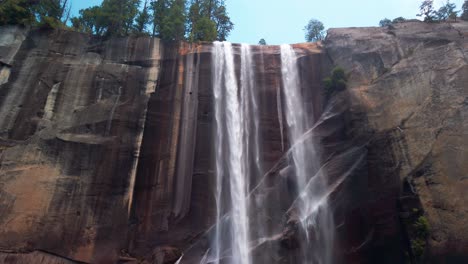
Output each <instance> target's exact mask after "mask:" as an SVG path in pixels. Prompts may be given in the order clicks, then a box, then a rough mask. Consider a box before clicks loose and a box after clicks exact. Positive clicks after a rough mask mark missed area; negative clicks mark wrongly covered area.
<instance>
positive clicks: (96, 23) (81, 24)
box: [71, 6, 106, 36]
mask: <svg viewBox="0 0 468 264" xmlns="http://www.w3.org/2000/svg"><path fill="white" fill-rule="evenodd" d="M79 12H80V16H79V17H72V18H71V23H72V27H73V28H74V29H75V30H77V31H80V32H84V33H88V34H95V35H100V36H101V35H103V34H104V33H105V32H106V21H105V16H104V15H103V12H102V8H101V7H100V6H93V7H89V8H86V9H81V10H80V11H79Z"/></svg>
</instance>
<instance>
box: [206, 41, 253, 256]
mask: <svg viewBox="0 0 468 264" xmlns="http://www.w3.org/2000/svg"><path fill="white" fill-rule="evenodd" d="M241 54H242V55H241V60H242V63H241V78H240V79H241V86H239V84H238V81H237V77H236V71H235V65H234V52H233V47H232V45H231V44H230V43H227V42H223V43H220V42H216V43H214V50H213V73H214V75H213V83H214V98H215V103H214V104H215V118H216V127H217V129H216V131H217V132H216V141H215V145H216V179H217V189H216V200H217V217H218V222H220V220H221V217H222V214H223V212H225V211H227V210H229V209H230V210H231V221H230V222H229V223H230V226H229V230H230V236H229V237H230V241H229V243H228V242H227V241H226V239H227V238H226V237H221V234H222V233H223V230H221V225H217V227H216V234H215V244H214V250H215V258H216V260H215V261H216V262H215V263H219V262H220V259H221V258H222V257H223V256H222V255H221V254H222V251H223V250H226V249H229V248H230V250H231V256H230V261H231V263H233V264H238V263H243V264H249V263H251V258H250V254H249V241H250V239H249V223H248V215H249V213H248V202H247V194H248V192H249V179H250V173H251V172H250V169H249V168H250V166H249V161H250V159H251V158H252V157H251V156H249V153H250V152H249V150H250V149H251V146H254V148H253V149H254V151H253V153H254V155H256V156H257V157H254V158H255V159H257V158H258V143H257V142H256V140H257V136H255V135H254V136H253V140H252V137H251V133H254V134H257V133H258V132H256V131H258V120H257V121H256V120H251V118H252V117H255V115H252V114H251V112H252V111H253V110H254V109H256V108H257V104H256V102H253V101H255V99H253V98H254V97H253V96H252V92H251V91H252V88H253V77H252V74H253V73H252V71H251V69H247V67H250V66H251V65H252V62H251V59H250V56H251V55H250V47H248V46H242V48H241ZM240 87H241V88H242V89H241V90H240ZM254 119H255V118H254ZM251 123H253V124H254V125H253V127H254V129H253V131H251V127H252V126H251ZM225 177H228V180H227V181H226V179H225ZM224 182H228V183H229V184H228V186H224V185H223V183H224ZM224 188H228V189H229V190H224ZM225 191H229V193H230V197H229V199H228V200H229V202H228V203H227V204H229V208H223V205H225V204H226V201H225V199H227V197H226V195H223V193H225Z"/></svg>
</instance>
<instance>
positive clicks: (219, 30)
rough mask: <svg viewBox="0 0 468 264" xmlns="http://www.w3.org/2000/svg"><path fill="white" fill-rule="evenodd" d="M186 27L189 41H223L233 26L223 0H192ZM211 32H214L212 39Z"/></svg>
mask: <svg viewBox="0 0 468 264" xmlns="http://www.w3.org/2000/svg"><path fill="white" fill-rule="evenodd" d="M210 21H211V22H210ZM199 24H201V25H199ZM187 28H188V32H189V40H190V41H200V40H202V41H212V40H219V41H224V40H226V38H227V37H228V36H229V34H230V32H231V30H232V29H233V28H234V24H233V23H232V22H231V19H230V17H229V15H228V13H227V10H226V6H225V3H224V1H220V0H192V1H191V4H190V8H189V14H188V25H187ZM213 32H215V34H216V37H215V38H214V39H213V38H212V34H213Z"/></svg>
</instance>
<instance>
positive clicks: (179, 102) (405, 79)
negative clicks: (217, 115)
mask: <svg viewBox="0 0 468 264" xmlns="http://www.w3.org/2000/svg"><path fill="white" fill-rule="evenodd" d="M467 37H468V23H466V22H457V23H452V24H446V23H441V24H426V23H419V22H408V23H399V24H396V25H393V26H390V27H387V28H346V29H331V30H330V31H329V33H328V37H327V39H326V41H324V43H319V44H315V43H308V44H298V45H294V49H295V51H296V53H297V55H298V57H299V60H298V63H299V70H300V79H301V84H302V86H301V88H302V89H303V90H304V91H305V92H304V94H306V96H307V102H308V104H310V105H311V106H313V113H310V115H311V119H313V120H319V122H318V123H317V125H316V126H315V128H314V129H313V130H311V131H309V132H308V134H306V135H304V139H303V140H309V139H310V138H314V140H318V141H320V142H321V145H322V148H323V149H322V150H321V153H322V154H321V156H322V162H323V164H324V165H323V167H322V168H321V169H322V170H324V171H327V174H328V175H329V177H330V184H331V185H332V187H333V188H332V190H333V192H332V193H330V194H329V196H330V200H331V206H332V208H333V215H334V218H335V224H336V227H335V228H336V234H337V242H336V243H337V245H336V246H335V248H336V256H337V261H339V262H340V263H404V261H405V260H406V261H409V262H408V263H415V262H414V261H417V260H423V263H465V262H466V261H467V260H468V222H467V221H468V220H467V219H468V215H467V214H468V209H467V206H468V201H467V199H468V198H467V197H466V195H465V194H466V189H467V188H468V186H467V175H468V167H467V166H468V155H467V154H468V153H467V151H468V150H467V149H468V146H467V144H468V143H467V142H468V136H467V132H466V131H468V127H467V125H468V122H467V121H466V120H468V119H467V113H468V111H467V110H468V100H467V95H468V86H467V84H468V66H467V59H466V58H467V55H468V54H467V52H468V40H467ZM211 49H212V45H211V44H209V43H200V44H186V43H160V41H159V40H158V39H152V38H147V37H140V38H136V37H128V38H119V39H102V38H96V37H92V36H89V35H85V34H80V33H75V32H69V31H61V30H56V31H49V30H39V29H30V30H29V29H22V28H18V27H2V28H0V262H4V263H74V262H79V261H81V262H85V263H141V262H142V263H157V264H161V263H174V262H175V261H177V260H178V259H179V258H180V256H181V255H182V254H184V256H185V257H186V259H185V261H186V262H183V263H198V262H196V261H195V260H197V261H198V260H200V259H201V258H203V255H204V253H205V251H206V249H207V247H208V245H207V243H208V242H207V236H208V235H209V234H210V229H211V228H212V227H213V225H214V224H215V220H216V206H215V200H214V188H215V176H214V170H215V164H214V156H213V155H214V143H213V137H214V135H213V133H214V125H215V124H214V109H213V108H214V106H213V98H212V97H213V89H212V86H213V84H212V61H211V60H212V54H211ZM252 53H253V61H254V65H255V66H254V70H255V76H256V78H255V80H256V83H255V87H256V89H257V93H258V98H259V100H260V101H259V116H260V124H259V127H260V133H259V134H260V140H261V141H262V144H261V145H262V146H264V147H263V148H262V149H261V150H260V153H261V158H260V160H261V161H262V164H261V170H262V175H264V176H263V177H260V178H258V179H251V186H256V187H255V189H253V190H252V192H251V196H252V197H254V198H255V199H258V197H264V198H262V199H266V200H267V201H268V204H269V205H271V207H265V208H264V210H262V211H259V212H258V214H259V215H262V214H268V212H269V211H275V212H277V209H278V208H280V211H281V214H278V215H272V216H271V217H270V218H269V219H268V222H267V221H266V222H265V223H264V224H265V225H266V226H268V227H270V229H271V230H272V232H273V233H275V234H277V236H273V237H270V238H268V239H263V240H261V241H260V240H258V241H253V242H252V252H253V253H252V254H253V255H254V256H257V255H258V259H257V260H258V261H257V262H258V263H268V262H270V263H296V262H295V261H296V257H297V256H296V255H295V254H297V252H296V249H297V247H298V245H297V241H298V240H300V236H301V235H302V234H298V233H297V232H295V230H296V229H295V228H294V225H295V219H294V198H293V197H289V196H287V195H285V193H286V191H285V190H287V189H288V188H289V186H290V185H291V182H288V181H289V178H288V176H287V175H288V171H287V170H288V169H287V162H286V160H287V158H288V150H289V148H290V146H287V143H286V142H287V139H286V137H287V135H286V134H287V133H285V132H284V131H283V133H282V131H281V129H285V128H280V122H279V118H278V105H277V103H278V98H277V91H278V87H281V85H282V80H281V60H280V49H279V47H277V46H253V47H252ZM234 60H235V62H236V67H239V64H240V63H239V61H240V56H239V46H237V45H234ZM333 66H341V67H343V68H344V69H345V71H346V73H347V75H348V79H349V81H348V89H347V90H346V91H343V92H340V93H337V94H335V95H334V96H333V97H332V98H331V99H330V100H328V101H326V100H325V98H324V96H323V95H324V92H323V89H324V87H323V85H322V80H323V79H324V78H325V77H326V76H327V75H328V73H329V72H330V70H331V69H332V68H333ZM236 70H237V71H239V69H236ZM283 134H284V135H283ZM285 144H286V145H285ZM356 164H357V165H356ZM421 216H423V217H425V218H426V219H427V220H428V224H429V230H428V232H429V235H428V236H427V237H424V239H423V240H424V241H427V243H426V244H425V246H424V251H423V253H422V254H416V252H415V250H414V242H415V241H416V240H418V239H421V238H418V237H415V235H414V234H415V233H414V232H413V230H412V229H413V227H414V222H413V221H412V220H413V219H416V218H418V217H421ZM254 224H256V223H252V225H254ZM265 249H269V250H271V249H275V251H276V252H278V254H277V255H275V256H271V258H270V259H265V258H264V256H261V255H262V254H260V252H261V251H262V250H265ZM190 260H193V261H192V262H190ZM275 261H276V262H275Z"/></svg>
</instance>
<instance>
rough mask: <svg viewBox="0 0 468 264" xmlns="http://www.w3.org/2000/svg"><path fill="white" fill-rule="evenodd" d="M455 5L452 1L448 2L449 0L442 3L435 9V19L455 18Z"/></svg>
mask: <svg viewBox="0 0 468 264" xmlns="http://www.w3.org/2000/svg"><path fill="white" fill-rule="evenodd" d="M456 8H457V6H456V5H455V4H454V3H450V1H449V0H447V2H446V3H445V5H443V6H442V7H441V8H440V9H439V11H437V19H438V20H441V21H445V20H447V19H449V18H450V19H456V18H457V13H458V12H457V11H455V9H456Z"/></svg>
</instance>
